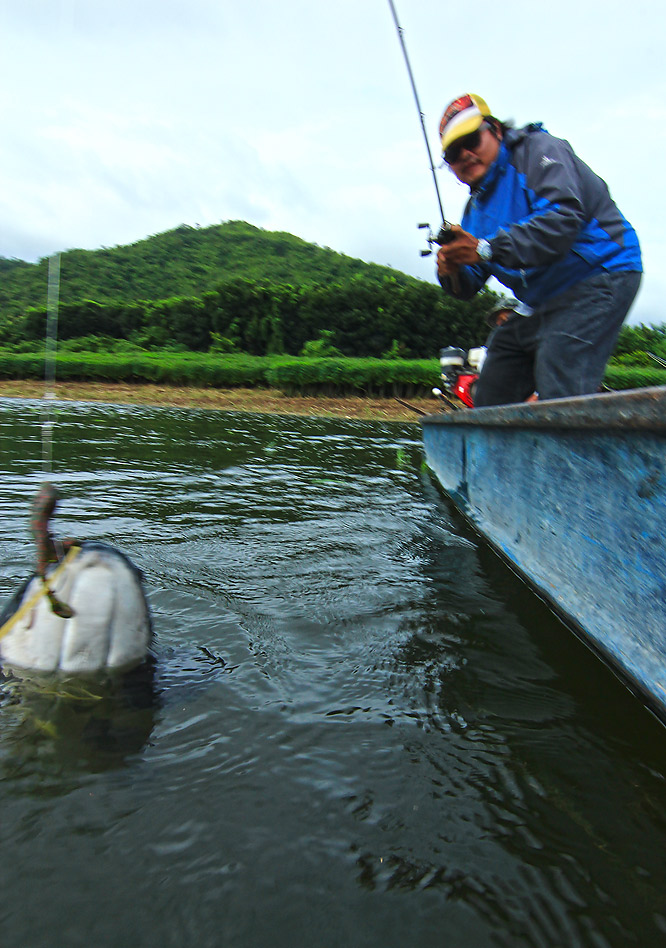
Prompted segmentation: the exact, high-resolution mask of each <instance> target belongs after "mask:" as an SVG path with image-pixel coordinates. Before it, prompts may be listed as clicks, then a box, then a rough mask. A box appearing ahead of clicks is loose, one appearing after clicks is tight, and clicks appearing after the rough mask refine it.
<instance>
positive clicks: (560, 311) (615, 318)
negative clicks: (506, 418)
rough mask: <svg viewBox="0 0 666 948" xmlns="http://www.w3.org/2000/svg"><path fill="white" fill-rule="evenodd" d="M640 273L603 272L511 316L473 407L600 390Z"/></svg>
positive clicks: (493, 344) (494, 343)
mask: <svg viewBox="0 0 666 948" xmlns="http://www.w3.org/2000/svg"><path fill="white" fill-rule="evenodd" d="M640 281H641V274H640V273H635V272H627V271H620V272H613V273H606V272H604V273H601V274H599V275H597V276H594V277H590V279H589V280H583V282H582V283H577V284H576V286H573V287H572V288H571V289H570V290H567V291H566V292H565V293H561V294H560V295H559V296H557V297H555V298H554V299H552V300H549V301H548V302H547V303H545V304H544V305H543V306H539V307H538V308H537V309H535V311H534V313H533V314H532V315H531V316H518V315H514V316H511V317H510V318H509V319H508V320H507V322H506V323H504V325H502V326H500V327H499V328H498V329H496V330H495V332H494V333H493V334H492V337H491V339H490V341H489V345H488V355H487V356H486V361H485V362H484V364H483V370H482V372H481V375H480V377H479V380H478V382H477V384H476V391H475V394H474V404H475V406H476V407H477V408H481V407H483V406H484V405H507V404H510V403H512V402H523V401H525V399H526V398H528V397H529V396H530V395H531V394H532V392H538V393H539V398H540V399H547V398H566V397H567V396H569V395H589V394H591V393H593V392H597V391H598V390H599V385H600V384H601V380H602V378H603V374H604V369H605V368H606V363H607V362H608V359H609V358H610V356H611V354H612V352H613V349H614V348H615V343H616V342H617V337H618V334H619V332H620V328H621V326H622V323H623V322H624V320H625V318H626V315H627V313H628V312H629V308H630V306H631V304H632V303H633V301H634V297H635V296H636V293H637V292H638V286H639V284H640Z"/></svg>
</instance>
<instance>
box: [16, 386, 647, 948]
mask: <svg viewBox="0 0 666 948" xmlns="http://www.w3.org/2000/svg"><path fill="white" fill-rule="evenodd" d="M0 434H1V437H2V445H3V460H2V479H1V481H0V595H1V596H2V598H3V599H4V598H5V597H6V596H8V595H9V594H10V593H11V592H12V591H13V590H14V589H15V588H16V585H17V584H18V583H19V581H21V580H22V579H23V578H24V577H25V576H26V575H27V573H28V572H29V571H30V570H31V569H32V562H33V549H32V545H31V541H30V539H29V536H28V516H29V504H30V502H31V500H32V498H33V496H34V494H35V493H36V491H37V487H38V484H39V482H40V480H41V474H40V471H39V459H40V457H41V445H40V440H41V434H40V428H39V405H38V403H36V402H29V401H13V400H1V401H0ZM53 480H54V482H55V483H56V484H57V486H58V488H59V489H60V491H61V493H62V495H63V500H62V503H61V507H60V509H59V516H58V518H57V521H56V527H57V530H58V532H59V533H60V534H61V535H67V534H69V535H74V536H78V537H81V538H88V537H90V538H98V539H104V540H107V541H108V542H111V543H113V544H115V545H117V546H118V547H119V548H120V549H122V550H123V551H124V552H126V553H127V554H128V555H129V556H131V558H132V559H133V560H134V562H135V563H136V564H137V565H138V566H140V567H141V569H142V570H143V571H144V574H145V577H146V586H147V591H148V594H149V598H150V602H151V606H152V609H153V613H154V621H155V629H156V637H155V662H154V667H152V668H150V669H148V670H147V671H146V672H145V673H142V674H141V675H139V676H134V678H132V679H131V680H129V681H125V682H122V683H118V684H117V685H115V686H114V687H113V688H111V687H109V688H107V690H104V691H102V690H100V693H99V694H97V695H95V696H93V697H90V696H89V695H86V693H81V691H79V692H78V693H76V690H75V686H71V687H70V688H69V690H67V688H65V687H64V686H63V685H59V684H58V683H55V682H51V683H39V684H33V685H32V686H26V685H23V686H22V685H19V684H18V683H17V682H14V681H11V680H10V681H5V683H4V685H2V687H1V688H0V813H1V818H0V827H1V829H0V834H1V835H0V839H1V841H2V853H3V859H2V870H1V890H2V896H1V904H2V909H1V912H2V917H1V921H2V944H3V946H6V948H14V946H17V948H18V946H24V945H30V946H32V948H39V946H53V945H65V944H66V945H68V946H79V945H81V946H83V945H85V946H89V945H91V944H95V945H98V946H116V945H117V946H126V945H141V946H153V945H155V946H171V945H173V946H179V948H180V946H183V945H196V946H197V948H202V946H219V945H234V946H237V945H243V946H252V948H255V946H271V948H280V946H285V948H286V946H289V948H294V946H301V945H303V946H308V948H317V946H322V948H328V946H340V945H348V946H381V948H391V946H396V948H397V946H400V948H403V946H404V945H410V946H440V945H446V946H447V948H458V946H460V948H463V946H464V948H477V946H479V948H481V946H484V948H485V946H507V948H509V946H511V948H518V946H544V948H553V946H558V945H561V946H567V948H574V946H594V948H600V946H620V945H622V946H626V945H639V946H647V945H650V946H655V945H657V944H662V943H664V944H666V897H665V896H664V891H665V884H666V861H665V855H664V854H665V853H666V782H665V780H664V777H665V775H666V730H665V729H664V727H663V726H662V725H660V724H659V723H658V722H657V721H656V720H655V719H654V718H653V717H652V716H651V714H650V713H649V712H648V711H646V710H645V709H644V708H643V706H642V705H641V703H640V701H638V700H637V699H636V698H634V697H633V696H632V695H631V694H629V692H628V691H626V689H625V688H624V686H623V685H622V684H621V683H620V682H619V681H618V680H617V679H616V678H615V677H614V676H613V674H612V673H611V672H610V671H609V670H608V669H607V668H606V667H605V666H603V665H602V664H601V662H600V661H599V660H598V659H597V658H595V657H594V656H593V655H591V654H590V653H589V652H588V651H587V649H586V648H585V647H584V646H583V645H582V644H581V643H580V642H579V641H578V640H577V639H576V638H575V637H574V636H573V635H572V634H571V633H570V632H569V631H568V630H567V629H566V628H564V627H563V626H562V625H561V624H560V623H559V621H558V620H557V619H556V618H555V617H553V616H552V615H551V613H550V612H549V611H548V610H547V609H546V608H545V606H543V604H542V603H540V602H539V600H538V599H537V598H536V597H534V596H533V595H532V594H531V593H529V592H528V591H526V590H525V589H524V587H523V586H522V585H521V584H520V583H519V582H518V580H517V579H516V578H515V577H514V576H513V575H512V574H511V573H510V572H509V571H508V570H507V569H506V568H505V567H504V566H503V565H502V564H501V563H499V562H498V560H497V559H496V558H495V556H494V554H492V552H490V551H489V550H488V549H487V548H485V547H483V546H481V545H479V544H478V543H477V541H476V539H475V538H474V536H473V535H471V534H470V533H469V532H468V531H467V529H466V528H465V526H464V524H462V523H461V522H460V521H459V519H458V517H457V515H456V513H455V512H454V511H453V510H452V509H451V508H450V507H449V506H448V504H447V502H446V501H445V500H444V499H443V498H442V497H441V495H440V494H439V492H438V490H437V488H436V485H435V484H434V482H433V481H432V479H431V476H430V475H429V473H428V472H427V470H426V469H425V468H424V466H423V453H422V449H421V442H420V430H419V428H418V427H417V426H411V425H400V424H386V423H367V422H344V421H319V420H317V421H315V420H306V419H286V418H277V417H271V416H259V415H248V414H233V413H230V414H219V413H213V412H204V411H189V410H175V409H169V410H164V409H153V408H144V407H141V408H124V407H119V406H114V407H105V406H99V405H86V404H75V405H62V406H60V407H59V409H58V414H57V426H56V429H55V450H54V477H53Z"/></svg>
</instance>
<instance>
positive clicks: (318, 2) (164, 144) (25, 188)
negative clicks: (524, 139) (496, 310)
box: [0, 0, 666, 324]
mask: <svg viewBox="0 0 666 948" xmlns="http://www.w3.org/2000/svg"><path fill="white" fill-rule="evenodd" d="M395 4H396V8H397V11H398V15H399V17H400V20H401V22H402V26H403V28H404V38H405V42H406V44H407V49H408V52H409V55H410V59H411V62H412V69H413V71H414V74H415V79H416V84H417V87H418V91H419V95H420V97H421V105H422V107H423V112H424V114H425V119H426V127H427V129H428V133H429V139H430V146H431V149H432V152H433V156H434V157H435V161H436V164H439V149H438V141H437V126H438V124H439V117H440V114H441V112H442V111H443V109H444V107H445V105H446V104H447V103H448V102H449V101H450V100H451V99H452V98H454V97H455V96H457V95H459V94H461V93H463V92H477V93H479V94H480V95H482V96H483V97H484V98H485V99H486V100H487V101H488V103H489V105H490V107H491V109H492V111H493V112H494V113H495V114H496V115H497V116H498V117H500V118H503V119H507V118H511V119H513V120H514V121H515V122H516V123H517V124H523V123H525V122H528V121H542V122H543V123H544V124H545V126H546V128H547V129H548V130H549V131H550V132H552V133H553V134H555V135H558V136H560V137H563V138H566V139H568V140H569V141H570V142H571V144H572V145H573V146H574V148H575V149H576V151H577V152H578V154H579V155H580V156H581V157H582V158H583V159H584V160H585V161H587V162H588V163H589V164H590V165H591V166H592V168H593V169H594V170H595V171H596V172H597V173H599V174H600V175H601V176H602V177H603V178H605V180H606V181H607V182H608V184H609V186H610V189H611V193H612V194H613V196H614V198H615V200H616V201H617V203H618V205H619V206H620V209H621V210H622V212H623V213H624V215H625V216H626V217H627V218H628V219H629V220H630V221H631V222H632V223H633V224H634V226H635V227H636V229H637V231H638V234H639V238H640V241H641V245H642V248H643V257H644V265H645V270H646V274H645V277H644V279H643V286H642V289H641V291H640V294H639V297H638V299H637V301H636V303H635V305H634V309H633V314H632V317H631V321H632V322H654V323H657V324H661V323H666V305H665V300H666V265H665V261H666V237H665V236H664V235H665V227H664V222H665V221H666V187H665V186H664V166H665V160H664V155H665V154H666V79H665V76H666V71H665V70H664V64H663V59H664V51H663V46H664V44H663V37H664V35H665V32H666V30H665V21H666V13H664V7H662V5H661V4H657V3H656V2H654V0H653V2H651V3H649V4H648V3H644V2H642V0H638V2H636V0H634V2H632V3H630V4H629V3H626V0H624V2H622V3H620V2H614V0H604V2H600V0H557V2H555V3H552V4H543V3H534V2H533V0H531V2H527V0H525V2H523V0H502V2H497V0H493V2H484V0H476V2H469V3H463V2H460V0H458V2H457V3H449V4H447V3H445V2H443V0H395ZM0 103H1V105H0V109H1V119H2V125H1V128H2V134H1V135H0V255H2V256H5V257H18V258H21V259H24V260H30V261H34V260H37V259H38V258H40V257H43V256H47V255H49V254H51V253H53V252H54V251H57V250H66V249H70V248H73V247H83V248H89V249H94V248H96V247H102V246H106V247H112V246H115V245H117V244H124V243H131V242H133V241H136V240H139V239H141V238H143V237H146V236H148V235H151V234H156V233H160V232H162V231H165V230H169V229H171V228H173V227H176V226H178V225H179V224H181V223H186V224H192V225H194V224H200V225H201V226H206V225H209V224H214V223H219V222H220V221H224V220H238V219H240V220H245V221H248V222H249V223H251V224H255V225H257V226H259V227H263V228H266V229H267V230H285V231H289V232H291V233H293V234H297V235H298V236H300V237H303V238H304V239H306V240H309V241H313V242H315V243H318V244H320V245H321V246H328V247H331V248H333V249H334V250H338V251H340V252H342V253H345V254H349V255H350V256H355V257H361V258H362V259H364V260H368V261H375V262H377V263H381V264H389V265H391V266H394V267H397V268H399V269H401V270H404V271H406V272H408V273H412V274H414V275H415V276H419V277H421V278H423V279H428V280H434V276H433V271H434V264H433V260H434V258H433V257H427V258H421V257H420V256H419V251H420V249H421V248H422V247H423V246H424V244H423V240H422V236H421V234H420V232H419V231H418V230H417V228H416V225H417V223H419V222H421V221H429V222H430V223H432V224H433V226H435V225H436V224H437V223H438V209H437V203H436V197H435V190H434V186H433V182H432V178H431V174H430V170H429V165H428V160H427V153H426V149H425V144H424V141H423V137H422V132H421V128H420V125H419V120H418V115H417V112H416V107H415V104H414V100H413V98H412V91H411V87H410V85H409V81H408V76H407V71H406V67H405V64H404V60H403V58H402V52H401V49H400V44H399V41H398V37H397V35H396V32H395V28H394V24H393V20H392V17H391V13H390V8H389V5H388V2H387V0H336V2H335V3H327V2H323V0H280V2H278V0H233V2H232V0H16V2H10V0H2V4H1V9H0ZM437 175H438V180H439V183H440V189H441V194H442V198H443V201H444V207H445V211H446V215H447V218H448V219H450V220H452V221H458V220H459V219H460V215H461V213H462V208H463V206H464V202H465V199H466V195H467V189H466V188H465V187H464V186H463V185H460V184H458V183H457V182H456V180H455V179H454V178H453V176H452V175H451V173H450V172H448V171H447V170H446V169H442V170H439V171H438V172H437Z"/></svg>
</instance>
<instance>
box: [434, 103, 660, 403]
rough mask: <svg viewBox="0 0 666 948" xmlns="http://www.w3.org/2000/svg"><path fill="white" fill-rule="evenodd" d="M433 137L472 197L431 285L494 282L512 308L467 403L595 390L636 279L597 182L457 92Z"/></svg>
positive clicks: (557, 145) (628, 230) (553, 147)
mask: <svg viewBox="0 0 666 948" xmlns="http://www.w3.org/2000/svg"><path fill="white" fill-rule="evenodd" d="M439 133H440V137H441V142H442V153H443V155H444V160H445V161H446V163H447V164H448V165H449V167H450V168H451V170H452V171H453V173H454V174H455V175H456V177H457V178H458V180H459V181H462V182H463V183H464V184H466V185H468V186H469V189H470V199H469V201H468V203H467V206H466V208H465V212H464V214H463V218H462V222H461V226H460V227H457V226H454V227H453V228H452V239H451V242H450V243H447V244H444V245H443V246H442V247H440V248H439V251H438V254H437V275H438V277H439V281H440V283H441V284H442V287H443V288H444V290H445V291H446V292H448V293H450V294H451V295H453V296H456V297H458V298H459V299H470V298H471V297H472V296H474V295H475V294H476V293H477V292H478V291H479V290H480V289H481V288H482V287H483V286H484V284H485V283H486V281H487V280H488V279H489V278H490V277H491V276H494V277H495V278H496V279H497V280H499V282H500V283H502V284H503V285H504V286H506V287H507V288H508V289H509V290H510V291H511V293H512V294H513V295H514V296H515V297H516V299H517V300H518V306H517V307H516V309H515V312H513V313H512V314H511V315H510V316H509V318H508V319H507V320H506V321H505V322H504V323H503V324H502V325H501V326H499V327H498V328H497V330H496V331H495V332H494V333H493V336H492V339H491V341H490V345H489V348H488V355H487V357H486V360H485V362H484V365H483V369H482V372H481V375H480V377H479V380H478V383H477V388H476V394H475V406H476V407H482V406H484V405H485V406H487V405H502V404H508V403H511V402H521V401H524V400H525V399H527V398H528V396H530V395H531V394H532V393H533V392H535V391H536V392H538V396H539V398H540V399H548V398H563V397H566V396H569V395H586V394H590V393H593V392H596V391H598V388H599V385H600V383H601V380H602V377H603V373H604V369H605V367H606V363H607V361H608V359H609V357H610V355H611V353H612V351H613V349H614V347H615V343H616V341H617V337H618V334H619V332H620V327H621V326H622V323H623V322H624V319H625V318H626V316H627V313H628V312H629V308H630V306H631V304H632V302H633V300H634V298H635V296H636V293H637V292H638V287H639V284H640V280H641V273H642V269H643V268H642V263H641V253H640V247H639V244H638V238H637V236H636V233H635V231H634V229H633V227H632V226H631V225H630V224H629V223H628V222H627V220H626V219H625V218H624V217H623V216H622V214H621V213H620V211H619V210H618V208H617V207H616V205H615V203H614V202H613V200H612V198H611V196H610V193H609V191H608V187H607V185H606V184H605V182H604V181H603V180H602V179H601V178H600V177H599V176H598V175H596V174H595V173H594V172H593V171H592V170H591V168H589V167H588V165H586V164H585V163H584V162H583V161H581V159H580V158H579V157H578V156H577V155H576V154H575V152H574V151H573V149H572V148H571V146H570V145H569V144H568V142H566V141H564V140H562V139H559V138H554V137H553V136H552V135H549V134H548V132H546V131H545V130H544V128H543V127H542V125H541V123H533V124H530V125H526V126H525V127H524V128H520V129H516V128H513V127H512V126H511V125H509V124H507V123H503V122H500V121H499V120H498V119H496V118H494V117H493V116H492V115H491V112H490V109H489V107H488V105H487V104H486V102H485V101H484V100H483V99H482V98H481V97H480V96H478V95H463V96H460V98H458V99H455V100H454V101H453V102H451V104H450V105H449V106H448V107H447V108H446V110H445V112H444V115H443V116H442V120H441V122H440V126H439Z"/></svg>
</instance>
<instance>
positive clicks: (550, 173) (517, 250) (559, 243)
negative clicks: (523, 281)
mask: <svg viewBox="0 0 666 948" xmlns="http://www.w3.org/2000/svg"><path fill="white" fill-rule="evenodd" d="M516 151H517V154H516V155H515V160H514V165H515V167H516V168H517V170H518V172H519V174H520V175H521V178H522V181H523V187H524V189H525V197H526V200H527V204H528V207H529V210H528V212H527V214H526V215H525V216H524V217H522V218H521V219H519V220H517V221H516V222H515V223H513V224H511V225H510V226H509V227H507V228H506V229H505V228H500V229H499V230H498V231H497V233H496V234H495V235H494V236H492V237H491V238H490V245H491V247H492V251H493V258H492V259H493V263H497V264H499V265H500V266H502V267H505V268H507V269H525V268H528V267H541V266H545V265H548V264H550V263H553V262H554V261H556V260H558V259H560V258H561V257H563V256H565V255H566V254H567V253H568V251H569V249H570V248H571V246H572V244H573V243H574V242H575V240H576V238H577V237H578V234H579V233H580V231H581V229H582V228H583V227H584V225H585V223H586V219H587V213H586V210H585V206H584V201H585V195H584V193H583V192H584V190H586V189H587V188H586V187H585V184H584V183H583V181H582V180H581V169H582V168H584V169H585V171H586V172H587V176H586V177H588V178H593V179H595V180H596V181H597V182H599V184H601V185H602V186H603V182H601V179H600V178H597V176H596V175H594V173H593V172H592V171H591V170H590V169H589V168H587V166H586V165H583V163H582V162H581V161H580V159H578V158H577V157H576V155H575V154H574V152H573V149H572V148H571V146H570V145H569V144H568V142H565V141H563V140H562V139H559V138H553V136H551V135H549V134H548V133H547V132H538V133H536V134H531V135H527V136H526V138H525V139H524V140H523V142H521V143H520V144H519V145H518V146H517V149H516ZM586 184H589V182H586Z"/></svg>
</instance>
